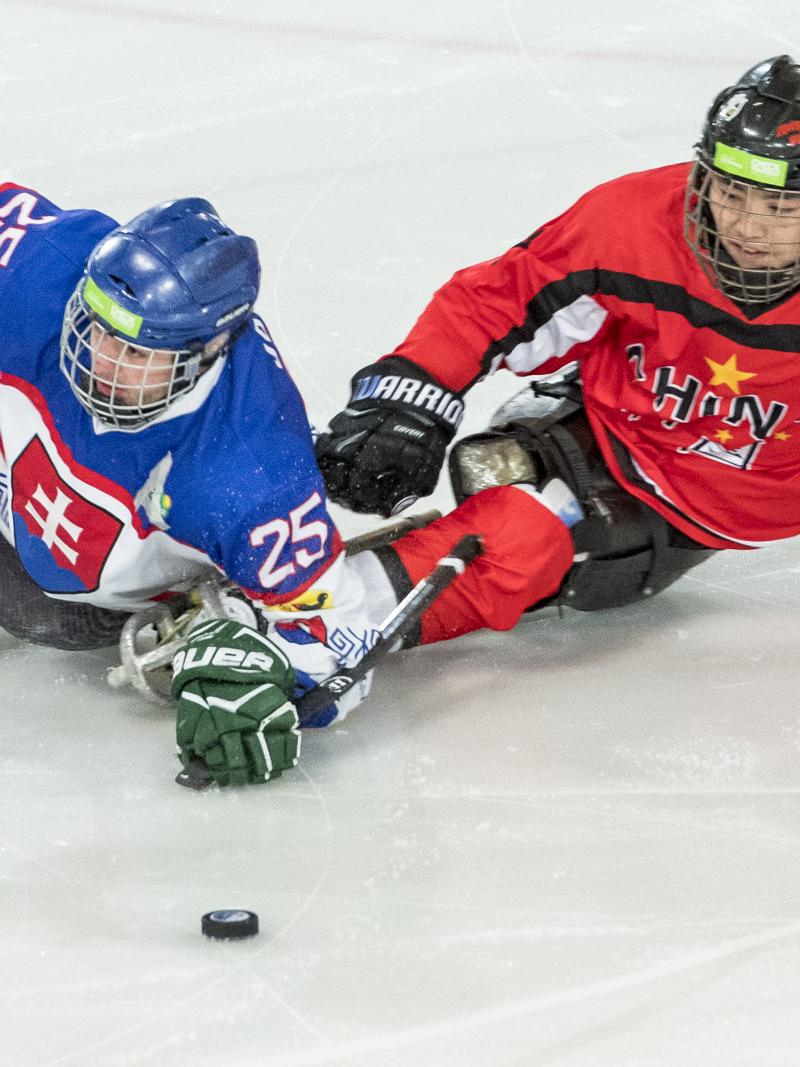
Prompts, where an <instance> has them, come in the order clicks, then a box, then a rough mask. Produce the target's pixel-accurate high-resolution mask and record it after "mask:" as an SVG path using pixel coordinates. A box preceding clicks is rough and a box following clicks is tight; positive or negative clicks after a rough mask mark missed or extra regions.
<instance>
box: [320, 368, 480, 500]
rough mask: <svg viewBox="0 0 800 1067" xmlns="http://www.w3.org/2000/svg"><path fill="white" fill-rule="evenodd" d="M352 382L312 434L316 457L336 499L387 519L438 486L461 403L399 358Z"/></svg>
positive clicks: (461, 411)
mask: <svg viewBox="0 0 800 1067" xmlns="http://www.w3.org/2000/svg"><path fill="white" fill-rule="evenodd" d="M351 384H352V390H353V392H352V396H351V397H350V401H349V403H348V405H347V407H346V408H345V409H344V411H342V412H340V413H339V414H338V415H335V416H334V418H332V419H331V423H330V427H329V429H328V432H327V433H324V434H322V435H321V436H320V437H319V438H318V439H317V445H316V449H317V462H318V463H319V467H320V470H321V471H322V475H323V477H324V479H325V484H326V486H327V488H328V493H329V494H330V497H331V499H332V500H335V501H336V503H337V504H341V505H343V506H344V507H346V508H351V509H352V510H353V511H364V512H378V513H379V514H380V515H383V516H384V518H388V517H389V516H390V515H394V514H396V513H397V512H399V511H403V510H404V509H405V508H407V507H410V506H411V505H412V504H413V503H414V501H415V500H416V499H417V498H418V497H421V496H427V495H428V494H429V493H432V492H433V490H434V489H435V488H436V482H437V480H438V478H439V471H440V469H441V466H442V463H443V462H444V454H445V452H446V450H447V446H448V444H449V443H450V441H451V440H452V439H453V436H454V434H455V432H456V430H457V429H458V425H459V423H460V422H461V417H462V415H463V414H464V402H463V400H462V399H461V397H460V396H458V395H457V394H454V393H451V392H448V390H447V389H445V388H444V386H441V385H439V384H438V383H437V382H436V380H435V379H434V378H431V377H430V375H429V374H427V373H426V372H425V371H424V370H422V368H421V367H417V366H416V365H415V364H413V363H410V362H408V361H407V360H405V359H401V358H400V357H398V356H390V357H389V359H384V360H381V362H380V363H373V364H372V365H371V366H369V367H364V368H363V369H362V370H360V371H358V373H357V374H356V375H355V376H354V377H353V380H352V383H351Z"/></svg>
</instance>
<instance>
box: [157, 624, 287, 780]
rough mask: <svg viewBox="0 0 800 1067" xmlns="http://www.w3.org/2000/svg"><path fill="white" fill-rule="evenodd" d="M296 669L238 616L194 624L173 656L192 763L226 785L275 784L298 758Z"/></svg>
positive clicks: (179, 725) (181, 740) (185, 758)
mask: <svg viewBox="0 0 800 1067" xmlns="http://www.w3.org/2000/svg"><path fill="white" fill-rule="evenodd" d="M294 692H295V672H294V669H293V668H292V666H291V664H290V663H289V661H288V660H287V659H286V657H285V656H284V654H283V653H282V652H281V651H280V649H279V648H277V647H276V646H275V645H274V644H273V642H272V641H270V640H269V639H268V638H266V637H264V636H262V635H261V634H260V633H258V632H257V631H256V630H253V629H251V628H250V627H248V626H243V625H242V624H241V623H238V622H232V621H230V620H220V619H214V620H212V621H211V622H207V623H206V624H205V625H203V626H200V627H198V628H197V629H196V630H194V631H193V632H192V633H191V634H190V637H189V641H188V643H187V644H186V645H185V647H184V648H182V649H181V651H180V652H178V653H177V655H176V656H175V658H174V659H173V661H172V695H173V697H174V698H175V700H176V701H177V705H178V707H177V722H176V737H177V741H178V753H179V755H180V758H181V762H182V763H183V765H184V767H188V765H189V764H190V763H191V762H192V761H193V760H197V759H201V760H202V761H203V762H204V763H205V764H206V766H207V767H208V770H209V773H210V775H211V776H212V778H213V779H214V781H215V782H217V783H218V784H219V785H245V784H246V783H248V782H267V781H269V780H270V779H272V778H279V777H280V776H281V774H282V773H283V772H284V771H285V770H288V769H289V768H290V767H294V766H295V765H296V764H297V757H298V756H299V754H300V730H299V725H298V719H297V711H296V709H295V706H294V703H293V698H294Z"/></svg>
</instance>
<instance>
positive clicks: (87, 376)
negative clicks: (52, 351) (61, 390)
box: [61, 282, 221, 430]
mask: <svg viewBox="0 0 800 1067" xmlns="http://www.w3.org/2000/svg"><path fill="white" fill-rule="evenodd" d="M219 354H221V353H219V352H215V353H214V355H209V354H208V353H207V350H206V349H205V348H204V347H203V346H200V345H198V346H197V349H191V348H186V349H181V350H177V351H176V350H164V349H154V348H148V347H142V346H139V345H134V344H131V343H130V342H128V341H127V340H126V339H125V338H124V337H120V336H118V335H117V334H115V333H112V332H111V331H110V330H108V329H107V328H106V327H105V326H104V325H103V324H102V323H101V322H100V321H99V320H98V318H97V316H96V315H94V314H93V313H92V311H91V310H90V308H89V307H88V306H87V304H86V302H85V299H84V296H83V282H81V283H80V284H79V285H78V287H77V288H76V289H75V291H74V292H73V294H72V296H71V297H70V299H69V302H68V303H67V308H66V311H65V314H64V325H63V327H62V331H61V370H62V372H63V373H64V374H65V375H66V378H67V380H68V381H69V384H70V386H71V388H72V391H73V393H74V394H75V396H76V397H77V398H78V400H79V401H80V403H81V404H82V405H83V407H84V408H85V409H86V410H87V411H88V412H90V413H91V414H92V415H94V416H95V417H96V418H97V419H99V420H100V422H102V423H104V424H105V425H107V426H112V427H114V428H115V429H120V430H124V429H134V428H136V427H138V426H142V425H144V424H146V423H148V422H151V421H152V420H153V419H155V418H156V417H157V416H158V415H160V414H161V413H162V412H164V411H166V409H167V408H168V407H169V406H170V404H172V403H173V402H174V401H175V400H176V399H177V398H178V397H180V396H182V395H183V394H184V393H186V392H188V391H189V390H190V389H191V388H192V387H193V386H194V385H195V383H196V381H197V378H198V376H199V374H200V373H201V371H202V370H203V369H205V367H206V366H208V363H209V362H211V361H213V359H214V358H216V357H217V356H218V355H219Z"/></svg>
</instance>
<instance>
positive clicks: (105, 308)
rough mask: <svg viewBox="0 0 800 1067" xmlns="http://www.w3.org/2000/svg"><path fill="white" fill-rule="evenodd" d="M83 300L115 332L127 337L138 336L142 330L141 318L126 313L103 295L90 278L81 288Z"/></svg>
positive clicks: (131, 313)
mask: <svg viewBox="0 0 800 1067" xmlns="http://www.w3.org/2000/svg"><path fill="white" fill-rule="evenodd" d="M83 299H84V300H85V301H86V303H87V304H88V305H89V307H90V308H91V309H92V311H94V313H95V314H96V315H99V316H100V318H101V319H103V320H104V321H105V322H107V323H108V325H109V326H111V327H113V328H114V329H115V330H118V331H119V332H120V333H124V334H125V335H126V336H127V337H138V336H139V330H141V328H142V316H141V315H134V314H133V312H132V311H126V310H125V308H124V307H121V306H120V305H119V304H118V303H117V302H116V300H113V299H112V298H111V297H110V296H109V295H108V293H104V292H103V290H102V289H101V288H100V287H99V286H98V285H97V284H96V283H95V282H94V281H93V280H92V279H91V278H87V279H86V285H85V286H84V287H83Z"/></svg>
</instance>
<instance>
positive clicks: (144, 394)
mask: <svg viewBox="0 0 800 1067" xmlns="http://www.w3.org/2000/svg"><path fill="white" fill-rule="evenodd" d="M90 345H91V351H92V378H93V381H94V385H95V388H96V389H97V391H98V393H100V395H101V396H104V397H109V398H112V399H113V401H114V403H116V404H121V405H129V406H131V407H134V406H137V407H138V406H141V405H146V404H152V403H155V402H156V401H158V400H162V399H163V398H164V397H165V396H166V395H167V392H168V390H169V384H170V381H171V380H172V374H173V369H174V366H175V353H174V352H171V351H167V350H158V349H152V348H138V347H136V346H135V345H131V344H128V342H127V341H124V340H122V338H120V337H115V336H114V335H113V334H110V333H108V332H107V331H106V330H104V329H103V328H102V326H99V325H98V324H97V323H96V322H93V323H92V326H91V334H90Z"/></svg>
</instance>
